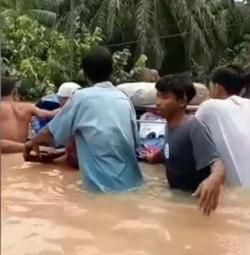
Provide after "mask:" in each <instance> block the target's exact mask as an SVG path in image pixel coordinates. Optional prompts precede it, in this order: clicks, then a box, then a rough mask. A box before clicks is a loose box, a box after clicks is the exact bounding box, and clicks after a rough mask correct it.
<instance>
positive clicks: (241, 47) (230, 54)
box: [220, 34, 250, 66]
mask: <svg viewBox="0 0 250 255" xmlns="http://www.w3.org/2000/svg"><path fill="white" fill-rule="evenodd" d="M249 63H250V34H247V35H245V36H244V40H243V41H242V42H240V43H238V44H236V45H235V46H234V47H233V48H227V50H226V52H225V56H224V58H222V59H221V61H220V64H221V65H225V64H235V65H239V66H246V65H249Z"/></svg>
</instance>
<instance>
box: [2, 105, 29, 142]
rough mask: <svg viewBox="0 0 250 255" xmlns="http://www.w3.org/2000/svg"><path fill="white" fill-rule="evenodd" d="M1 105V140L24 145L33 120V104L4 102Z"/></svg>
mask: <svg viewBox="0 0 250 255" xmlns="http://www.w3.org/2000/svg"><path fill="white" fill-rule="evenodd" d="M0 105H1V139H6V140H12V141H16V142H20V143H24V142H25V141H26V140H27V138H28V133H29V123H30V121H31V118H32V111H31V104H30V103H24V102H15V101H11V100H6V101H4V100H3V101H1V104H0Z"/></svg>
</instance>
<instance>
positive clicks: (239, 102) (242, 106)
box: [196, 96, 250, 187]
mask: <svg viewBox="0 0 250 255" xmlns="http://www.w3.org/2000/svg"><path fill="white" fill-rule="evenodd" d="M196 116H197V117H198V118H199V119H200V120H201V121H203V122H204V123H205V124H207V125H208V127H209V128H210V130H211V132H212V136H213V139H214V141H215V143H216V146H217V148H218V151H219V153H220V154H221V156H222V159H223V160H224V162H225V165H226V168H227V169H226V170H227V171H226V179H227V182H228V183H230V184H232V185H242V186H248V187H250V172H249V162H250V161H249V156H250V100H249V99H244V98H241V97H238V96H232V97H230V98H228V99H226V100H215V99H211V100H208V101H207V102H205V103H204V104H203V105H201V107H200V109H199V110H198V112H197V114H196Z"/></svg>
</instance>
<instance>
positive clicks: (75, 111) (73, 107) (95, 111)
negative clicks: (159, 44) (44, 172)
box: [24, 47, 143, 192]
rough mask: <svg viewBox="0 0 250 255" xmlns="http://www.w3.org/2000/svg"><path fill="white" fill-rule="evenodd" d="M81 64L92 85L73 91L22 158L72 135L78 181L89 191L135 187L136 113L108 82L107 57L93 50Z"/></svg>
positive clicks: (138, 182) (137, 178) (101, 50)
mask: <svg viewBox="0 0 250 255" xmlns="http://www.w3.org/2000/svg"><path fill="white" fill-rule="evenodd" d="M82 66H83V70H84V73H85V75H86V77H87V78H88V80H89V81H90V83H91V85H92V87H90V88H86V89H82V90H78V91H76V93H75V94H74V95H73V96H72V97H71V98H70V99H69V101H68V102H67V104H66V105H65V107H64V108H63V109H62V111H61V112H60V113H59V114H58V115H57V116H56V117H55V118H54V119H53V120H52V121H51V122H50V123H49V125H48V128H45V129H44V130H43V131H41V132H40V133H39V134H38V135H37V136H35V137H34V138H32V139H31V140H30V141H29V142H27V143H26V144H25V150H24V158H25V160H29V157H30V155H31V152H32V150H33V149H34V148H35V147H37V146H39V145H41V144H43V143H50V142H51V141H52V140H54V141H55V143H56V144H58V145H62V146H65V145H66V144H67V142H68V140H69V138H70V137H71V136H74V138H75V142H76V151H77V158H78V164H79V168H80V172H81V175H82V179H84V180H85V182H86V184H87V186H88V187H89V188H90V189H92V190H94V191H102V192H112V191H124V190H128V189H131V188H136V187H138V186H140V185H141V184H142V183H143V179H142V175H141V172H140V169H139V166H138V163H137V158H136V148H137V147H138V146H139V138H138V130H137V124H136V115H135V111H134V108H133V106H132V104H131V103H130V101H129V99H128V98H127V97H126V96H125V95H124V94H123V93H122V92H120V91H119V90H117V89H116V88H115V87H114V86H113V84H112V83H111V82H110V81H109V78H110V75H111V73H112V66H113V61H112V55H111V53H110V52H109V51H108V50H107V49H106V48H104V47H96V48H94V49H92V50H90V51H89V52H88V53H87V54H86V55H85V56H84V57H83V61H82Z"/></svg>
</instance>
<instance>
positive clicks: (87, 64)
mask: <svg viewBox="0 0 250 255" xmlns="http://www.w3.org/2000/svg"><path fill="white" fill-rule="evenodd" d="M112 66H113V61H112V55H111V53H110V51H109V50H108V49H107V48H105V47H101V46H99V47H95V48H93V49H92V50H90V51H89V52H87V53H86V54H85V55H84V57H83V59H82V67H83V70H84V72H85V74H86V76H87V78H89V79H90V80H91V82H95V83H96V82H103V81H107V80H109V78H110V75H111V73H112Z"/></svg>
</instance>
